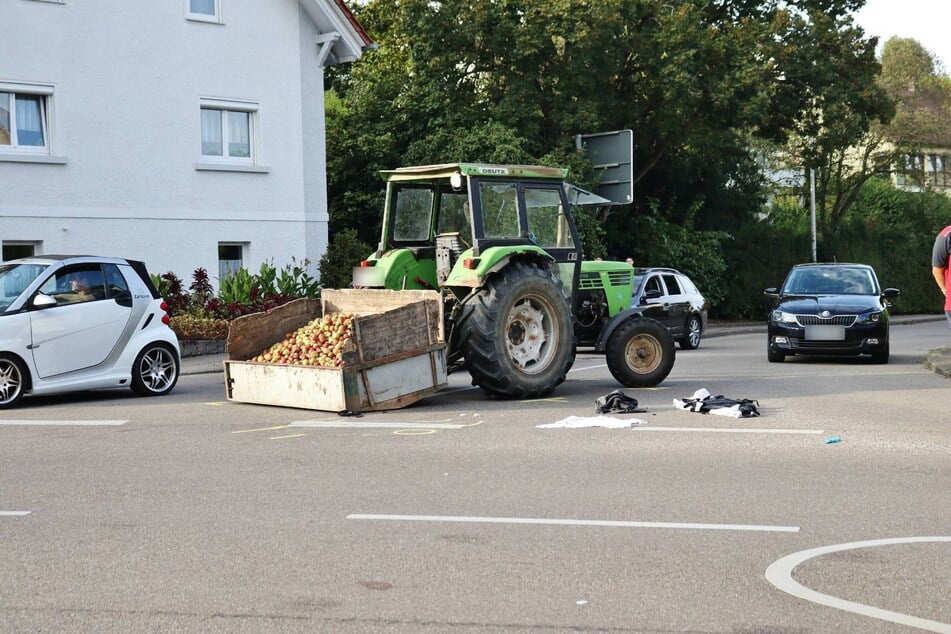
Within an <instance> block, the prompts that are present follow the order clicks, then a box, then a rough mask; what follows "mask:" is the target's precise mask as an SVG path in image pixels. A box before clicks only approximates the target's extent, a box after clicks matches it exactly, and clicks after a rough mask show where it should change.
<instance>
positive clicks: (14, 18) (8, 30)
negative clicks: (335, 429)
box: [0, 0, 372, 281]
mask: <svg viewBox="0 0 951 634" xmlns="http://www.w3.org/2000/svg"><path fill="white" fill-rule="evenodd" d="M0 24H3V25H4V26H5V28H4V29H3V36H2V37H0V240H2V248H3V253H2V255H3V259H4V260H8V259H13V258H15V257H19V256H22V255H26V254H43V253H84V254H101V255H116V256H122V257H128V258H134V259H141V260H144V261H145V262H146V263H147V264H148V266H149V268H150V270H152V271H153V272H156V273H160V272H165V271H173V272H175V273H176V274H178V275H179V276H180V277H181V278H183V279H184V280H186V281H188V280H190V278H191V273H192V271H194V270H195V269H196V268H198V267H202V268H205V269H206V270H207V271H208V273H209V275H210V276H211V277H212V279H215V278H218V277H220V276H223V275H225V274H227V273H228V272H229V271H231V270H233V269H235V268H237V267H246V268H249V269H251V270H252V271H255V270H257V269H258V268H259V266H260V264H261V263H262V262H265V261H272V262H273V263H274V264H275V265H276V266H283V265H284V264H287V263H290V262H291V261H292V260H296V261H297V262H300V261H302V260H305V259H306V260H309V261H310V265H309V266H310V269H311V271H312V272H316V264H317V262H318V260H319V258H320V257H321V256H322V255H323V253H324V251H325V250H326V247H327V223H328V216H327V186H326V156H325V125H324V67H325V66H329V65H333V64H340V63H345V62H352V61H355V60H358V59H359V58H360V57H361V55H362V53H363V51H365V50H366V49H367V48H369V47H371V46H372V42H371V40H370V38H369V37H368V36H367V34H366V33H365V32H364V30H363V28H362V27H361V26H360V24H358V23H357V21H356V20H355V19H354V17H353V14H352V13H351V12H350V11H349V10H348V9H347V7H346V5H345V4H344V3H343V1H342V0H170V1H163V2H131V3H130V2H122V1H120V0H96V1H95V2H88V1H85V0H82V1H80V0H4V1H3V2H2V3H0Z"/></svg>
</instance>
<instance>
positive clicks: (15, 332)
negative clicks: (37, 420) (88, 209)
mask: <svg viewBox="0 0 951 634" xmlns="http://www.w3.org/2000/svg"><path fill="white" fill-rule="evenodd" d="M167 308H168V307H167V305H166V304H165V302H164V301H163V300H162V297H161V296H160V295H159V293H158V291H157V290H156V289H155V286H154V285H153V284H152V280H151V279H150V278H149V274H148V272H147V271H146V268H145V264H143V263H142V262H138V261H135V260H126V259H123V258H107V257H94V256H69V255H47V256H36V257H30V258H23V259H20V260H12V261H9V262H3V263H2V264H0V409H2V408H8V407H13V406H14V405H16V404H17V403H18V402H19V401H20V399H21V398H22V397H23V396H24V395H26V394H32V395H40V394H57V393H62V392H72V391H76V390H94V389H101V388H118V387H129V388H132V390H134V391H135V392H136V393H137V394H141V395H143V396H158V395H161V394H167V393H168V392H170V391H171V389H172V388H173V387H175V382H176V381H177V380H178V372H179V362H180V361H179V360H180V355H181V351H180V349H179V346H178V339H177V337H176V336H175V333H174V332H173V331H172V329H171V328H169V326H168V313H167V312H166V311H167Z"/></svg>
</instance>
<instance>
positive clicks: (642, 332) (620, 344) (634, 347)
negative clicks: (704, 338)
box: [605, 318, 676, 387]
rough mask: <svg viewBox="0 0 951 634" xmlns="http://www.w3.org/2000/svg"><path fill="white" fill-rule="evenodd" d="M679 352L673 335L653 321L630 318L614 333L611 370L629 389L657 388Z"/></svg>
mask: <svg viewBox="0 0 951 634" xmlns="http://www.w3.org/2000/svg"><path fill="white" fill-rule="evenodd" d="M675 355H676V351H675V348H674V340H673V338H672V337H671V336H670V332H669V331H668V330H667V329H666V328H664V326H663V325H661V324H660V323H659V322H657V321H654V320H653V319H644V318H631V319H628V320H627V321H625V322H624V323H622V324H621V325H620V326H618V327H617V329H616V330H615V331H614V332H613V333H611V336H610V338H608V343H607V348H606V355H605V357H606V360H607V362H608V370H610V371H611V375H612V376H613V377H614V378H615V379H617V381H618V383H620V384H621V385H624V386H626V387H654V386H655V385H657V384H658V383H660V382H661V381H663V380H664V379H666V378H667V375H668V374H670V371H671V370H672V369H673V367H674V358H675Z"/></svg>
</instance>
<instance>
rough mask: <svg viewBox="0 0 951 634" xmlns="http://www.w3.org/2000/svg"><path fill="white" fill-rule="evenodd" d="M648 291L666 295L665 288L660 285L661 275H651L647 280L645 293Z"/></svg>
mask: <svg viewBox="0 0 951 634" xmlns="http://www.w3.org/2000/svg"><path fill="white" fill-rule="evenodd" d="M647 291H657V292H658V293H660V294H661V295H663V294H664V287H663V286H662V285H661V283H660V276H659V275H651V276H650V277H649V278H647V284H646V285H645V286H644V292H645V293H646V292H647Z"/></svg>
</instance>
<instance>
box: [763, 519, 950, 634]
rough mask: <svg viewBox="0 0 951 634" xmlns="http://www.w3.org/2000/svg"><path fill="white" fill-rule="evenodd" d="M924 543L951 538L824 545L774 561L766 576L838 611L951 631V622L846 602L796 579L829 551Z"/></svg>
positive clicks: (791, 591) (783, 587)
mask: <svg viewBox="0 0 951 634" xmlns="http://www.w3.org/2000/svg"><path fill="white" fill-rule="evenodd" d="M921 542H951V537H946V536H942V537H898V538H894V539H873V540H870V541H864V542H851V543H849V544H833V545H832V546H823V547H821V548H812V549H810V550H803V551H800V552H798V553H793V554H791V555H786V556H785V557H783V558H781V559H778V560H776V561H775V562H773V563H772V564H771V565H770V566H769V568H767V569H766V579H767V580H768V581H769V582H770V583H771V584H773V585H774V586H776V587H777V588H779V589H780V590H782V591H783V592H787V593H789V594H791V595H793V596H796V597H799V598H800V599H805V600H806V601H812V602H813V603H819V604H821V605H826V606H829V607H830V608H836V609H838V610H845V611H846V612H854V613H855V614H861V615H863V616H870V617H872V618H873V619H881V620H883V621H891V622H892V623H898V624H899V625H908V626H910V627H917V628H919V629H922V630H928V631H930V632H941V633H942V634H951V624H949V623H939V622H938V621H931V620H928V619H922V618H918V617H916V616H909V615H907V614H902V613H900V612H892V611H890V610H882V609H881V608H875V607H872V606H870V605H865V604H863V603H855V602H853V601H846V600H845V599H840V598H838V597H833V596H830V595H828V594H822V593H820V592H816V591H815V590H810V589H809V588H807V587H805V586H803V585H802V584H800V583H798V582H797V581H795V580H794V579H793V578H792V571H793V569H795V568H796V566H798V565H799V564H801V563H802V562H804V561H806V560H808V559H812V558H813V557H818V556H820V555H827V554H829V553H836V552H840V551H843V550H853V549H856V548H871V547H873V546H890V545H892V544H915V543H921Z"/></svg>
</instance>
